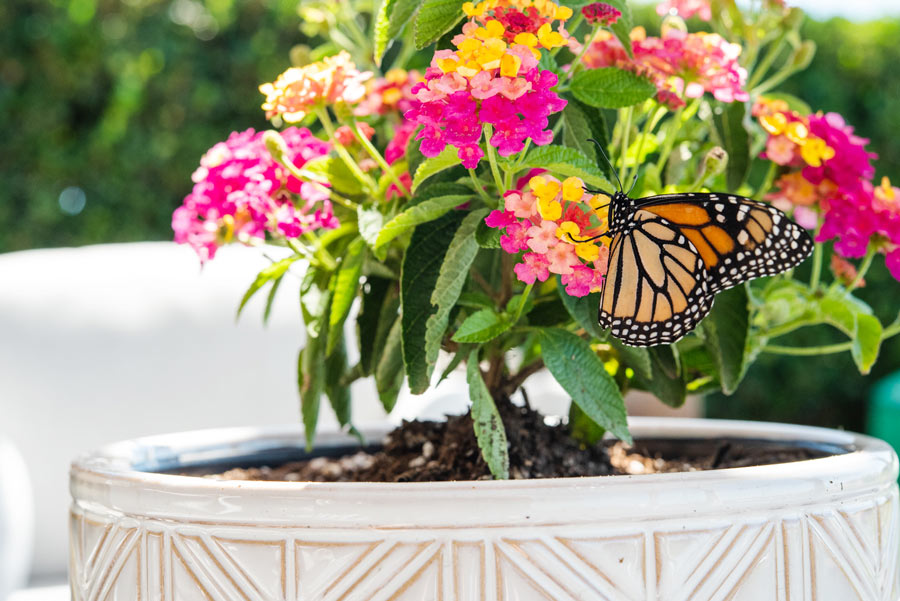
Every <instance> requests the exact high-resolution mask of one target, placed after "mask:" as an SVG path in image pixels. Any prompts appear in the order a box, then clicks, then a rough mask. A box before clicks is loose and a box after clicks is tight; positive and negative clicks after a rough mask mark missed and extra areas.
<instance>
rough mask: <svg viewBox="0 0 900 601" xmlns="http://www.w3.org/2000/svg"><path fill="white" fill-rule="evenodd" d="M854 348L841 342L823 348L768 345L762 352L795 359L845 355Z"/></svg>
mask: <svg viewBox="0 0 900 601" xmlns="http://www.w3.org/2000/svg"><path fill="white" fill-rule="evenodd" d="M852 348H853V342H852V341H848V342H839V343H837V344H825V345H822V346H805V347H801V346H780V345H776V344H767V345H766V346H764V347H763V349H762V352H764V353H772V354H773V355H790V356H793V357H813V356H816V355H833V354H835V353H843V352H844V351H849V350H850V349H852Z"/></svg>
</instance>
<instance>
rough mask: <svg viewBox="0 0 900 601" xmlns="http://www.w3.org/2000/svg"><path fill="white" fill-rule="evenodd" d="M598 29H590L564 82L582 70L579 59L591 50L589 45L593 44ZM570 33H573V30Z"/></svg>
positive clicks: (595, 26)
mask: <svg viewBox="0 0 900 601" xmlns="http://www.w3.org/2000/svg"><path fill="white" fill-rule="evenodd" d="M599 29H600V26H599V25H594V27H593V29H591V33H590V35H589V36H588V38H587V40H585V42H584V45H583V46H582V47H581V52H579V53H578V56H576V57H575V60H573V61H572V68H571V69H569V73H568V74H567V75H566V79H565V81H569V80H570V79H572V76H574V75H575V72H576V71H579V70H580V69H583V68H584V66H583V63H582V62H581V59H583V58H584V55H585V54H587V51H588V50H589V49H590V48H591V44H592V43H593V42H594V38H595V37H597V31H598V30H599ZM572 31H575V30H574V29H573V30H572Z"/></svg>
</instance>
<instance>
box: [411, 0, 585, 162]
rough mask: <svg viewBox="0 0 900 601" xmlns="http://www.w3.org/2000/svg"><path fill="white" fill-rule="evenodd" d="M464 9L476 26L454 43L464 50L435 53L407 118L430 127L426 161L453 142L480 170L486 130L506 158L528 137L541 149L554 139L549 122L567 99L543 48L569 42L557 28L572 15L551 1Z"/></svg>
mask: <svg viewBox="0 0 900 601" xmlns="http://www.w3.org/2000/svg"><path fill="white" fill-rule="evenodd" d="M463 10H464V11H465V12H466V14H467V15H469V17H470V18H471V20H470V21H469V22H467V23H466V24H465V25H463V28H462V33H460V34H459V35H457V36H455V37H454V38H453V40H452V43H453V45H454V46H455V47H456V50H439V51H437V52H435V54H434V58H433V59H432V61H431V66H430V67H429V68H428V69H427V70H426V72H425V81H423V82H421V83H419V84H417V85H416V86H415V87H414V88H413V89H412V91H413V93H414V94H415V95H416V99H417V100H418V105H417V106H415V107H414V108H412V109H411V110H409V111H407V112H406V118H407V119H409V120H410V121H412V122H414V123H416V124H417V125H422V126H423V127H422V129H421V130H420V131H419V133H418V134H417V135H416V139H417V140H421V145H420V151H421V152H422V154H423V155H425V156H426V157H435V156H437V155H439V154H440V153H441V152H443V150H444V148H446V147H447V145H448V144H449V145H451V146H453V147H455V148H456V149H457V155H458V156H459V158H460V160H461V161H462V164H463V166H465V167H466V168H469V169H474V168H475V167H476V166H477V165H478V162H479V161H480V160H481V158H482V157H483V156H484V151H483V150H482V148H481V146H480V140H481V136H482V131H483V129H484V126H485V125H491V126H492V127H493V135H492V136H491V137H490V139H489V140H488V142H489V143H490V144H491V145H492V146H494V147H495V148H497V151H498V153H499V154H500V155H502V156H509V155H512V154H515V153H517V152H521V151H522V150H524V148H525V142H526V140H528V139H530V140H531V141H532V142H533V143H534V144H536V145H539V146H541V145H545V144H549V143H550V142H552V141H553V132H552V131H550V130H549V129H548V127H547V126H548V117H549V115H551V114H552V113H555V112H558V111H561V110H562V109H563V107H565V105H566V101H565V100H563V99H561V98H560V97H559V96H558V95H557V94H556V93H554V92H552V91H551V88H553V87H554V86H555V85H556V84H557V81H558V79H557V77H556V75H555V74H554V73H553V72H552V71H550V70H542V69H540V68H539V66H538V60H539V59H540V52H541V49H545V50H547V49H552V48H556V47H560V46H563V45H565V44H567V43H568V42H567V40H568V36H567V35H564V34H563V33H561V31H564V30H563V29H562V27H561V26H560V30H559V31H557V30H554V29H553V27H552V25H553V23H554V22H555V21H559V22H560V23H562V22H563V21H565V20H566V19H568V18H569V17H571V15H572V11H571V9H569V8H566V7H560V6H557V5H556V4H554V3H552V2H549V1H547V0H534V1H532V0H486V1H485V2H482V3H480V4H478V5H473V4H471V3H466V4H464V5H463Z"/></svg>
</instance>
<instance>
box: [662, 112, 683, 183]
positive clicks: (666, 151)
mask: <svg viewBox="0 0 900 601" xmlns="http://www.w3.org/2000/svg"><path fill="white" fill-rule="evenodd" d="M683 114H684V107H683V106H680V107H678V110H676V111H675V114H674V115H672V121H671V122H670V124H669V131H668V132H667V133H666V137H665V139H664V140H663V148H662V150H661V151H660V152H659V158H658V159H656V170H657V171H658V172H659V174H660V176H662V174H663V166H664V165H665V164H666V161H668V160H669V155H670V154H672V148H673V147H674V146H675V137H676V136H677V135H678V130H679V129H681V116H682V115H683ZM663 183H665V181H663Z"/></svg>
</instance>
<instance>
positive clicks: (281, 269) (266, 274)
mask: <svg viewBox="0 0 900 601" xmlns="http://www.w3.org/2000/svg"><path fill="white" fill-rule="evenodd" d="M299 258H300V257H299V256H297V255H291V256H290V257H287V258H285V259H282V260H280V261H276V262H274V263H272V264H271V265H267V266H266V267H265V268H264V269H263V270H262V271H260V272H259V273H258V274H256V278H255V279H254V280H253V283H252V284H250V287H249V288H247V291H246V292H245V293H244V296H243V297H242V298H241V302H240V304H239V305H238V309H237V315H235V319H237V318H238V317H240V316H241V311H243V310H244V306H245V305H246V304H247V302H248V301H249V300H250V299H251V298H253V295H254V294H256V293H257V292H259V289H260V288H262V287H263V286H265V285H266V284H268V283H269V282H271V281H273V280H279V279H281V277H282V276H283V275H284V274H285V273H287V270H288V269H289V268H290V266H291V264H292V263H293V262H294V261H296V260H298V259H299Z"/></svg>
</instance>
